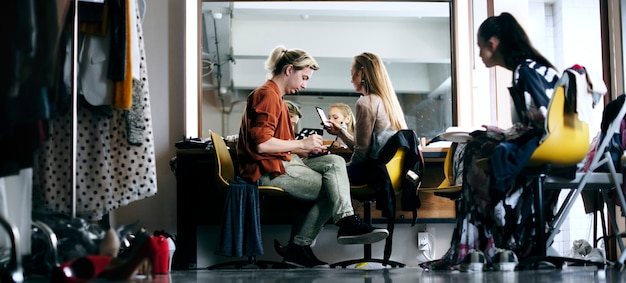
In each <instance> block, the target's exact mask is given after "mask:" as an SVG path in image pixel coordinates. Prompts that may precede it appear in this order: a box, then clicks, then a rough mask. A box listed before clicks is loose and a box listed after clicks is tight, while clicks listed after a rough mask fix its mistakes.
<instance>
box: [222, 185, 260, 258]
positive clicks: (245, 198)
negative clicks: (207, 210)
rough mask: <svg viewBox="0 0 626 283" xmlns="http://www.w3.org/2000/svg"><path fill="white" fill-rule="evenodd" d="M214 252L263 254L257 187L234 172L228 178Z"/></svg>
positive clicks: (249, 254) (236, 254)
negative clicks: (233, 178)
mask: <svg viewBox="0 0 626 283" xmlns="http://www.w3.org/2000/svg"><path fill="white" fill-rule="evenodd" d="M215 253H216V254H219V255H223V256H230V257H240V256H243V255H246V256H256V255H260V254H263V242H262V239H261V217H260V208H259V188H258V186H256V183H255V184H251V183H248V182H246V180H244V179H243V178H241V177H239V176H237V178H236V179H235V180H234V181H231V182H230V186H229V187H228V192H227V193H226V201H225V202H224V212H223V213H222V224H221V226H220V237H219V239H218V242H217V250H216V251H215Z"/></svg>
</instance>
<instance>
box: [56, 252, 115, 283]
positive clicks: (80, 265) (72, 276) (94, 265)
mask: <svg viewBox="0 0 626 283" xmlns="http://www.w3.org/2000/svg"><path fill="white" fill-rule="evenodd" d="M112 259H113V258H112V257H110V256H102V255H88V256H84V257H79V258H75V259H72V260H70V261H67V262H65V263H63V264H61V265H60V266H57V267H55V268H54V269H52V272H51V273H50V282H52V283H83V282H88V281H90V280H91V279H94V278H96V277H97V276H98V275H99V274H100V273H101V272H102V271H103V270H104V269H105V268H106V267H107V266H108V265H109V263H110V262H111V260H112Z"/></svg>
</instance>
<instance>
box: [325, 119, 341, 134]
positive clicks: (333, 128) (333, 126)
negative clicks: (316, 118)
mask: <svg viewBox="0 0 626 283" xmlns="http://www.w3.org/2000/svg"><path fill="white" fill-rule="evenodd" d="M328 123H329V124H330V127H324V128H325V129H326V132H327V133H329V134H331V135H334V136H336V135H339V134H340V133H341V130H342V127H341V124H339V123H337V122H335V121H332V120H328Z"/></svg>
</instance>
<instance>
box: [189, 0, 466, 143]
mask: <svg viewBox="0 0 626 283" xmlns="http://www.w3.org/2000/svg"><path fill="white" fill-rule="evenodd" d="M450 10H451V9H450V3H448V2H441V1H438V2H352V1H349V2H332V1H330V2H324V3H323V5H321V4H320V3H319V2H278V1H272V2H266V1H264V2H203V3H202V17H201V20H202V27H201V30H202V32H201V35H202V37H201V41H200V42H201V46H202V78H201V81H202V94H201V96H200V97H201V100H202V101H201V105H202V113H201V114H202V115H201V116H200V117H201V118H200V119H201V121H200V122H201V123H202V125H203V126H202V134H203V135H207V134H208V130H209V128H213V129H214V130H216V131H219V132H220V133H224V135H228V134H236V133H237V131H238V129H239V122H240V118H241V112H242V111H243V107H244V105H245V103H240V102H242V101H243V100H245V97H246V96H247V94H248V93H249V92H250V91H251V90H253V89H254V88H255V87H257V86H259V85H261V84H262V83H263V82H264V81H265V80H266V71H265V70H264V63H265V60H266V59H267V56H268V55H269V53H270V52H271V51H272V50H273V49H274V47H276V46H277V45H284V46H286V47H287V48H301V49H304V50H306V51H308V52H309V53H310V54H311V55H313V56H314V57H315V59H316V60H317V62H318V63H319V65H320V70H318V71H316V72H315V75H314V76H313V77H312V78H311V81H310V82H309V83H308V87H307V89H306V90H304V91H301V92H300V93H298V94H296V95H287V96H285V99H288V100H291V101H293V102H295V103H296V104H298V105H299V106H300V108H301V110H302V114H303V116H302V118H301V119H300V122H299V123H298V127H299V128H316V127H321V126H320V120H319V118H318V117H317V114H316V112H315V106H319V107H321V108H323V109H325V110H327V111H328V108H329V107H330V105H331V104H333V103H337V102H343V103H347V104H348V105H350V106H351V107H354V103H355V101H356V99H357V98H358V94H357V93H355V92H354V89H353V87H352V84H351V83H350V68H351V63H352V59H353V57H354V56H355V55H357V54H359V53H361V52H364V51H367V52H372V53H375V54H377V55H379V56H380V57H381V58H382V59H383V60H384V61H385V67H386V68H387V71H388V73H389V75H390V77H391V80H392V83H393V86H394V88H395V90H396V93H397V94H398V98H399V100H400V103H401V104H402V105H403V108H404V109H403V110H404V112H405V115H406V117H405V118H406V120H407V123H408V125H409V127H410V128H412V129H414V130H415V131H416V132H417V133H418V135H419V136H423V137H426V138H432V137H434V136H435V135H437V134H438V133H440V132H442V131H444V130H445V129H446V128H447V127H450V126H452V123H453V116H454V113H452V101H453V99H452V98H453V96H454V87H453V82H452V80H451V65H452V56H451V54H452V52H451V51H452V49H451V34H450V30H451V28H450V27H451V19H450ZM353 110H354V109H353ZM217 121H221V123H220V122H217ZM218 125H219V126H218ZM326 135H328V134H326Z"/></svg>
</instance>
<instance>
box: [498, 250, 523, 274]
mask: <svg viewBox="0 0 626 283" xmlns="http://www.w3.org/2000/svg"><path fill="white" fill-rule="evenodd" d="M518 263H519V261H518V260H517V256H516V255H515V253H514V252H513V251H510V250H504V249H496V252H495V254H494V256H493V259H492V264H493V269H495V270H499V271H515V267H517V264H518Z"/></svg>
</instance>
